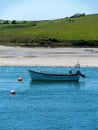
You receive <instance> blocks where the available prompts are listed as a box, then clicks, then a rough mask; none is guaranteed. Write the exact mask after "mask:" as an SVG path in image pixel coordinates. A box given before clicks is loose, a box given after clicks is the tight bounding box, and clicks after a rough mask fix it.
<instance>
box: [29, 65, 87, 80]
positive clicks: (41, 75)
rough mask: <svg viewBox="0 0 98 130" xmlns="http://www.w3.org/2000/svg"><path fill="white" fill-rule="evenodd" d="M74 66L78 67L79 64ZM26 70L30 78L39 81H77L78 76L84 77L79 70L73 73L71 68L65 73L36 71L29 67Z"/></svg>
mask: <svg viewBox="0 0 98 130" xmlns="http://www.w3.org/2000/svg"><path fill="white" fill-rule="evenodd" d="M76 68H79V64H78V65H76ZM28 71H29V73H30V77H31V79H32V80H39V81H41V80H42V81H78V80H79V78H80V76H82V77H85V75H83V74H82V73H81V72H80V71H79V70H77V71H76V72H74V73H72V70H70V71H69V73H67V74H54V73H46V72H37V71H34V70H30V69H29V70H28Z"/></svg>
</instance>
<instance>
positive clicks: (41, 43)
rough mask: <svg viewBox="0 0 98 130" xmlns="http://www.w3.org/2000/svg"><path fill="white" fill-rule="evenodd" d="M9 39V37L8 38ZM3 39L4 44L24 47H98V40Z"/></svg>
mask: <svg viewBox="0 0 98 130" xmlns="http://www.w3.org/2000/svg"><path fill="white" fill-rule="evenodd" d="M6 40H7V39H6ZM6 40H4V41H2V42H1V44H3V45H11V46H17V45H18V46H22V47H98V40H65V41H60V40H57V39H55V38H47V37H46V38H45V37H44V38H38V37H36V38H19V37H14V38H11V39H10V40H9V41H6Z"/></svg>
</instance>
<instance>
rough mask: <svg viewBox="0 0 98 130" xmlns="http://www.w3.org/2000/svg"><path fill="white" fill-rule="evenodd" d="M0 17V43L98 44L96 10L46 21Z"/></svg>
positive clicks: (31, 44) (33, 44) (44, 44)
mask: <svg viewBox="0 0 98 130" xmlns="http://www.w3.org/2000/svg"><path fill="white" fill-rule="evenodd" d="M15 22H16V23H12V22H11V21H4V20H1V21H0V43H1V44H8V45H9V44H11V45H17V44H18V45H27V46H49V45H53V46H56V45H57V46H58V45H61V46H98V14H92V15H85V16H81V17H73V18H62V19H56V20H45V21H15Z"/></svg>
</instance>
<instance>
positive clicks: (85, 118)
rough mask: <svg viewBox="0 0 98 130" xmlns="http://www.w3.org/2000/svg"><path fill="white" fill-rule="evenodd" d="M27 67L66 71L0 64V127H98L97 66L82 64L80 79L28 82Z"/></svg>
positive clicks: (36, 129) (64, 129)
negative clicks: (90, 66) (13, 92)
mask: <svg viewBox="0 0 98 130" xmlns="http://www.w3.org/2000/svg"><path fill="white" fill-rule="evenodd" d="M28 69H33V70H38V71H39V70H44V71H48V72H61V73H64V71H65V72H66V69H65V68H64V67H62V68H60V67H40V68H38V67H6V66H3V67H0V130H98V68H89V67H86V68H81V72H82V73H83V74H85V75H86V78H85V79H84V78H80V81H79V82H41V81H39V82H34V81H33V82H31V79H30V76H29V73H28ZM68 69H69V67H68V68H67V70H68ZM20 76H21V77H22V78H23V81H22V82H18V80H17V79H18V77H20ZM12 89H14V90H16V95H11V94H10V91H11V90H12Z"/></svg>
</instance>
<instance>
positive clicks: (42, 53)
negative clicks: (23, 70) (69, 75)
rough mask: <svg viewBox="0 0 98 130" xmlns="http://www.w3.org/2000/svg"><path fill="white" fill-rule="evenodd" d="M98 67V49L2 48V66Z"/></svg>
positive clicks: (0, 53) (0, 62)
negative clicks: (78, 64) (77, 65)
mask: <svg viewBox="0 0 98 130" xmlns="http://www.w3.org/2000/svg"><path fill="white" fill-rule="evenodd" d="M77 63H80V65H81V66H82V67H98V48H26V47H18V46H17V47H12V46H0V66H72V67H73V66H75V65H76V64H77Z"/></svg>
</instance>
